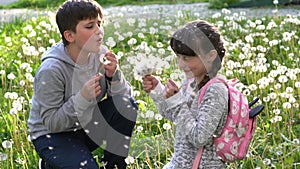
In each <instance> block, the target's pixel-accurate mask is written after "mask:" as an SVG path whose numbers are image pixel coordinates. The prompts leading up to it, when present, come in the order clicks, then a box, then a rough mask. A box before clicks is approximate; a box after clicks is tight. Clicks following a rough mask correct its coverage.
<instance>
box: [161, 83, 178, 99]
mask: <svg viewBox="0 0 300 169" xmlns="http://www.w3.org/2000/svg"><path fill="white" fill-rule="evenodd" d="M178 91H179V88H178V86H177V85H176V83H175V82H174V81H173V80H171V79H170V80H169V81H168V82H167V84H166V87H165V91H164V97H165V98H169V97H171V96H173V95H174V94H176V93H177V92H178Z"/></svg>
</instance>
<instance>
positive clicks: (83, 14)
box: [56, 0, 103, 46]
mask: <svg viewBox="0 0 300 169" xmlns="http://www.w3.org/2000/svg"><path fill="white" fill-rule="evenodd" d="M98 15H99V16H100V18H103V13H102V8H101V6H100V5H99V4H98V3H97V2H96V1H94V0H68V1H66V2H64V3H63V4H62V6H61V7H60V8H59V9H58V11H57V13H56V23H57V26H58V29H59V32H60V34H61V36H62V41H63V43H64V45H65V46H67V45H68V44H69V42H68V41H67V40H66V39H65V37H64V31H66V30H71V31H73V32H76V26H77V24H78V22H79V21H82V20H85V19H92V18H96V17H98Z"/></svg>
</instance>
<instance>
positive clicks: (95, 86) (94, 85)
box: [80, 74, 103, 100]
mask: <svg viewBox="0 0 300 169" xmlns="http://www.w3.org/2000/svg"><path fill="white" fill-rule="evenodd" d="M102 77H103V75H100V74H97V75H95V76H93V77H92V78H91V79H90V80H89V81H87V82H86V83H85V84H84V85H83V87H82V88H81V90H80V93H81V95H82V96H83V97H84V98H85V99H87V100H90V99H93V98H96V97H97V96H99V95H100V93H101V86H100V82H99V80H100V79H101V78H102Z"/></svg>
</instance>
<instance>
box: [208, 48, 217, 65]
mask: <svg viewBox="0 0 300 169" xmlns="http://www.w3.org/2000/svg"><path fill="white" fill-rule="evenodd" d="M217 55H218V52H217V51H216V50H215V49H214V50H211V51H209V56H208V61H209V62H213V61H214V60H215V59H216V57H217Z"/></svg>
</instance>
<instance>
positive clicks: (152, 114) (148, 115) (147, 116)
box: [145, 110, 154, 118]
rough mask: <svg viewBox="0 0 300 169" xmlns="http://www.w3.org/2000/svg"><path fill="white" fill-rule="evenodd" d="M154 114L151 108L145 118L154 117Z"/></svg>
mask: <svg viewBox="0 0 300 169" xmlns="http://www.w3.org/2000/svg"><path fill="white" fill-rule="evenodd" d="M153 116H154V112H153V111H151V110H148V111H147V112H146V114H145V118H152V117H153Z"/></svg>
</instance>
